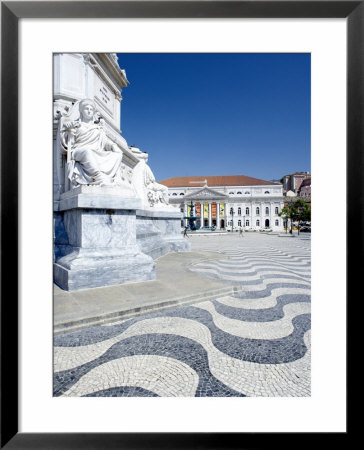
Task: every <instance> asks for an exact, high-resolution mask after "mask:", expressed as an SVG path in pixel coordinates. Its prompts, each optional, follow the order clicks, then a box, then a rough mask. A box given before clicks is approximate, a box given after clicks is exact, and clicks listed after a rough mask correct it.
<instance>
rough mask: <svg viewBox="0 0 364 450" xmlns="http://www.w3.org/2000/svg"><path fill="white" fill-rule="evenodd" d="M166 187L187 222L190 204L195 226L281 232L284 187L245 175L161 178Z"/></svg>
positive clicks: (170, 197) (185, 223) (170, 200)
mask: <svg viewBox="0 0 364 450" xmlns="http://www.w3.org/2000/svg"><path fill="white" fill-rule="evenodd" d="M160 183H161V184H163V185H165V186H167V187H168V195H169V202H170V204H173V205H175V206H176V207H179V208H180V211H181V212H183V216H184V219H183V220H182V221H181V226H186V225H187V224H188V219H187V217H190V216H191V205H192V207H193V214H194V217H196V222H195V223H196V226H197V228H201V227H210V226H215V227H216V229H218V230H219V229H220V230H229V231H232V230H238V229H239V228H240V227H241V228H243V229H245V230H246V231H248V230H251V231H254V230H264V229H271V230H273V231H282V229H283V219H282V218H281V217H280V216H279V213H280V211H281V210H282V208H283V187H282V185H281V184H280V183H273V182H271V181H265V180H260V179H257V178H252V177H248V176H245V175H227V176H200V177H198V176H195V177H175V178H169V179H167V180H163V181H160Z"/></svg>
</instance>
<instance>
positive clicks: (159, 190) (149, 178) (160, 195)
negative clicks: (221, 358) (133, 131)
mask: <svg viewBox="0 0 364 450" xmlns="http://www.w3.org/2000/svg"><path fill="white" fill-rule="evenodd" d="M144 155H145V156H144V159H145V169H144V184H145V187H146V189H147V191H148V194H147V197H148V201H149V204H150V205H151V206H154V204H156V203H162V204H164V205H168V204H169V202H168V188H167V187H166V186H164V185H163V184H159V183H157V182H156V181H155V176H154V174H153V172H152V170H151V168H150V167H149V166H148V164H147V162H148V154H146V153H145V154H144Z"/></svg>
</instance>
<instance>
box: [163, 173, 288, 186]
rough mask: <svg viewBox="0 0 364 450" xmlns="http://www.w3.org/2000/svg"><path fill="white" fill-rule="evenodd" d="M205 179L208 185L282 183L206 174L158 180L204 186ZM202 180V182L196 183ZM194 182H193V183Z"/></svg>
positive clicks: (242, 176)
mask: <svg viewBox="0 0 364 450" xmlns="http://www.w3.org/2000/svg"><path fill="white" fill-rule="evenodd" d="M204 180H207V186H209V187H214V186H260V185H270V186H271V185H274V184H276V185H278V186H280V185H281V184H280V183H274V182H272V181H266V180H260V179H259V178H253V177H247V176H245V175H215V176H206V175H201V176H198V177H174V178H168V179H167V180H162V181H158V183H160V184H163V185H164V186H167V187H170V188H171V187H199V186H200V187H203V186H204ZM195 181H200V182H201V183H195ZM191 182H192V183H191Z"/></svg>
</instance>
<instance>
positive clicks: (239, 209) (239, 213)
mask: <svg viewBox="0 0 364 450" xmlns="http://www.w3.org/2000/svg"><path fill="white" fill-rule="evenodd" d="M238 215H239V216H241V208H238Z"/></svg>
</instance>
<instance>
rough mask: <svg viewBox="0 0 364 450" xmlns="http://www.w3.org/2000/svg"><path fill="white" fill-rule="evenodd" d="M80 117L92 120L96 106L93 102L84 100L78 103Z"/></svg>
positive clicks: (87, 99)
mask: <svg viewBox="0 0 364 450" xmlns="http://www.w3.org/2000/svg"><path fill="white" fill-rule="evenodd" d="M78 108H79V111H80V114H81V116H83V117H85V118H86V119H92V118H93V117H94V114H95V112H96V106H95V103H94V101H93V100H91V99H89V98H86V99H84V100H81V101H80V104H79V106H78Z"/></svg>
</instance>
